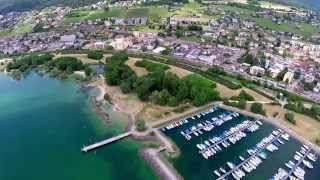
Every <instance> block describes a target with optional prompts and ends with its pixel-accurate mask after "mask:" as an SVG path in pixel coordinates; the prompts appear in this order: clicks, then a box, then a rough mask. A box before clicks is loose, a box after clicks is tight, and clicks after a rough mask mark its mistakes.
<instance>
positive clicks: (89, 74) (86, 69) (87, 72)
mask: <svg viewBox="0 0 320 180" xmlns="http://www.w3.org/2000/svg"><path fill="white" fill-rule="evenodd" d="M84 72H85V74H86V76H91V73H92V69H91V68H90V67H89V66H86V67H85V69H84Z"/></svg>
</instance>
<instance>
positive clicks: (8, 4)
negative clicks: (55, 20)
mask: <svg viewBox="0 0 320 180" xmlns="http://www.w3.org/2000/svg"><path fill="white" fill-rule="evenodd" d="M98 1H99V0H0V14H3V13H7V12H12V11H26V10H32V9H41V8H44V7H48V6H52V5H67V6H72V7H74V6H83V5H87V4H92V3H95V2H98Z"/></svg>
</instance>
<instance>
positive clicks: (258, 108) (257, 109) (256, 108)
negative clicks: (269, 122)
mask: <svg viewBox="0 0 320 180" xmlns="http://www.w3.org/2000/svg"><path fill="white" fill-rule="evenodd" d="M250 110H251V112H253V113H256V114H261V115H265V114H266V111H265V110H264V109H263V105H262V104H261V103H253V104H252V105H251V108H250Z"/></svg>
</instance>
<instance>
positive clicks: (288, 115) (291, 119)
mask: <svg viewBox="0 0 320 180" xmlns="http://www.w3.org/2000/svg"><path fill="white" fill-rule="evenodd" d="M285 118H286V120H287V121H289V122H290V123H292V124H296V120H295V117H294V114H293V113H290V112H287V113H286V114H285Z"/></svg>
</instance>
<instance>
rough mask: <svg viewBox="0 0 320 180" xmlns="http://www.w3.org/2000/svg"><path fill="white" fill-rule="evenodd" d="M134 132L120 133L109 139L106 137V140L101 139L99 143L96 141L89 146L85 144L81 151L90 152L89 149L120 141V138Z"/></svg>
mask: <svg viewBox="0 0 320 180" xmlns="http://www.w3.org/2000/svg"><path fill="white" fill-rule="evenodd" d="M131 134H132V133H131V132H127V133H123V134H120V135H118V136H114V137H112V138H109V139H106V140H103V141H100V142H97V143H94V144H92V145H89V146H85V147H83V148H82V149H81V151H83V152H88V151H91V150H94V149H97V148H99V147H101V146H104V145H107V144H110V143H113V142H115V141H118V140H120V139H123V138H125V137H128V136H130V135H131Z"/></svg>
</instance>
